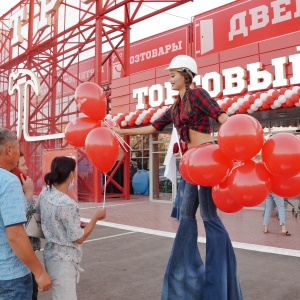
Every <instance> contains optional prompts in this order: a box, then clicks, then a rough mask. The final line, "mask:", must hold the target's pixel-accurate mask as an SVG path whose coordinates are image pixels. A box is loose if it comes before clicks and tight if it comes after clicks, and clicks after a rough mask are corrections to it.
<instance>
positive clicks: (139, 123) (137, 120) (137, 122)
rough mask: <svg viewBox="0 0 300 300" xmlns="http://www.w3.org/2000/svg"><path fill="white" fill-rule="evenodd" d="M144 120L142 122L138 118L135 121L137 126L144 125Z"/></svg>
mask: <svg viewBox="0 0 300 300" xmlns="http://www.w3.org/2000/svg"><path fill="white" fill-rule="evenodd" d="M142 122H143V121H142V120H140V119H139V118H137V119H136V120H135V124H136V125H141V124H142Z"/></svg>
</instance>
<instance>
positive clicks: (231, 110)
mask: <svg viewBox="0 0 300 300" xmlns="http://www.w3.org/2000/svg"><path fill="white" fill-rule="evenodd" d="M234 113H235V110H234V109H233V108H232V107H229V108H228V109H227V114H228V115H233V114H234Z"/></svg>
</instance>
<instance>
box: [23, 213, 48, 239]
mask: <svg viewBox="0 0 300 300" xmlns="http://www.w3.org/2000/svg"><path fill="white" fill-rule="evenodd" d="M25 232H26V233H27V235H28V236H30V237H35V238H42V239H44V238H45V236H44V233H43V230H42V223H41V216H40V215H39V214H37V213H33V214H30V215H29V216H28V219H27V223H26V225H25Z"/></svg>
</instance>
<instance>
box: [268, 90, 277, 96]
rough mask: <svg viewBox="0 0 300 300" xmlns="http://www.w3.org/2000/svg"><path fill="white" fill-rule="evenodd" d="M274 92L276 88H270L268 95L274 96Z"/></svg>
mask: <svg viewBox="0 0 300 300" xmlns="http://www.w3.org/2000/svg"><path fill="white" fill-rule="evenodd" d="M274 92H275V90H274V89H270V90H268V91H267V95H268V96H272V94H273V93H274Z"/></svg>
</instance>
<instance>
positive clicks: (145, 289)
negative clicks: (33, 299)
mask: <svg viewBox="0 0 300 300" xmlns="http://www.w3.org/2000/svg"><path fill="white" fill-rule="evenodd" d="M293 204H295V205H298V203H296V202H293ZM79 205H80V208H81V211H80V212H81V216H82V218H83V220H86V221H87V220H88V219H90V218H91V216H92V215H93V212H94V210H95V208H96V207H99V206H102V204H96V203H93V202H82V203H79ZM106 207H107V218H106V219H105V221H103V222H99V225H98V226H96V228H95V230H94V232H93V233H92V235H91V236H90V237H89V239H88V240H87V241H86V243H85V244H84V245H83V249H84V257H83V261H82V265H81V266H82V268H83V269H84V270H85V272H83V273H82V275H81V280H80V283H79V284H78V299H79V300H86V299H88V300H159V299H160V292H161V285H162V278H163V274H164V270H165V266H166V264H167V261H168V257H169V254H170V251H171V247H172V244H173V238H174V236H175V232H176V230H177V227H178V221H177V220H175V219H173V218H170V217H169V215H170V212H171V207H172V204H171V203H160V202H149V201H148V197H136V196H132V198H131V200H129V201H125V200H120V199H108V200H107V201H106ZM220 217H221V219H222V221H223V222H224V224H225V226H226V227H227V230H228V232H229V234H230V236H231V239H232V241H233V245H234V247H235V251H236V256H237V260H238V271H239V275H240V282H241V286H242V290H243V294H244V299H245V300H270V299H272V300H293V299H300V281H299V271H300V259H299V258H300V230H299V228H300V215H299V216H298V217H295V215H294V214H293V213H292V212H291V207H290V206H289V207H287V211H286V225H287V229H288V230H289V231H290V232H291V234H292V236H290V237H287V236H283V235H282V234H281V233H280V227H279V223H278V220H277V217H276V214H275V212H274V214H273V216H272V219H271V222H270V226H269V230H270V232H269V233H268V234H264V233H263V232H262V229H263V226H262V218H263V207H262V206H261V207H256V208H253V209H243V210H242V211H240V212H237V213H234V214H225V213H220ZM198 219H200V217H198ZM198 227H199V249H200V252H201V254H202V257H203V258H204V257H205V234H204V229H203V225H202V222H201V221H199V222H198ZM38 256H39V257H40V259H41V260H42V253H41V252H40V253H38ZM39 299H40V300H50V299H51V293H50V292H47V293H41V294H40V296H39ZM62 300H63V299H62ZM216 300H218V299H216Z"/></svg>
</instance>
